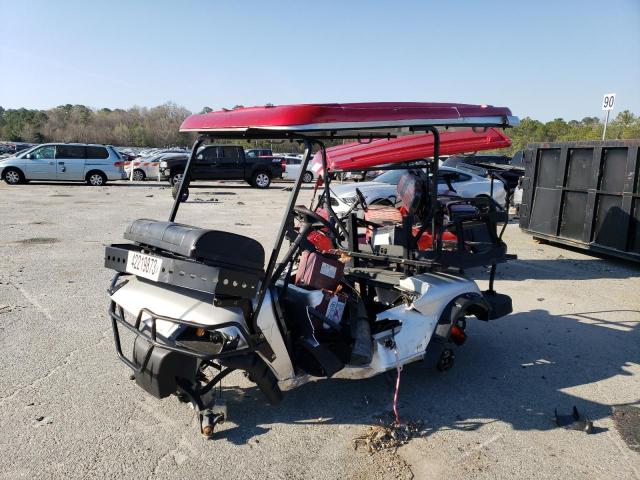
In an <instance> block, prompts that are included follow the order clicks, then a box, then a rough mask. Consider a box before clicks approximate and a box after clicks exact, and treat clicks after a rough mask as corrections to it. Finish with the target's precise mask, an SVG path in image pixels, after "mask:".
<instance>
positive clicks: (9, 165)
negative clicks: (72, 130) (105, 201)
mask: <svg viewBox="0 0 640 480" xmlns="http://www.w3.org/2000/svg"><path fill="white" fill-rule="evenodd" d="M0 177H2V179H3V180H4V181H5V182H7V183H8V184H9V185H17V184H19V183H24V182H26V181H29V180H57V181H63V182H75V181H80V182H86V183H87V184H88V185H93V186H100V185H104V184H105V183H107V181H108V180H121V179H125V178H127V177H126V173H125V171H124V160H123V159H122V157H121V156H120V154H119V153H118V152H117V151H116V149H115V148H113V147H112V146H110V145H93V144H84V143H46V144H43V145H36V146H35V147H32V148H30V149H28V150H24V151H22V152H19V153H17V154H16V155H14V156H13V157H9V158H5V159H4V160H0Z"/></svg>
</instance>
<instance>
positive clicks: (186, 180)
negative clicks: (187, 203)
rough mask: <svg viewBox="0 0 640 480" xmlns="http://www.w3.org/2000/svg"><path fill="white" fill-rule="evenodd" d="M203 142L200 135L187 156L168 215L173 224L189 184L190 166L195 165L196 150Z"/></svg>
mask: <svg viewBox="0 0 640 480" xmlns="http://www.w3.org/2000/svg"><path fill="white" fill-rule="evenodd" d="M204 141H205V136H204V135H200V136H199V137H198V138H197V139H196V141H195V142H194V143H193V147H192V148H191V155H189V160H187V165H186V166H185V168H184V172H183V173H182V180H181V181H180V186H179V187H178V193H177V195H176V199H175V200H174V202H173V208H172V209H171V215H169V221H170V222H173V221H175V219H176V215H177V214H178V208H179V207H180V201H181V199H182V192H184V189H185V188H187V185H188V184H189V173H191V165H193V164H194V163H195V158H196V154H197V153H198V149H199V148H200V145H202V144H203V143H204Z"/></svg>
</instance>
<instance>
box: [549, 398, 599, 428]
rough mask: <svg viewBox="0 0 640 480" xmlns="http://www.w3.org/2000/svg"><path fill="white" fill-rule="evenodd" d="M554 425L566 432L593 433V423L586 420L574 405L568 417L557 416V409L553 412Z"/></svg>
mask: <svg viewBox="0 0 640 480" xmlns="http://www.w3.org/2000/svg"><path fill="white" fill-rule="evenodd" d="M554 417H555V421H556V425H558V426H559V427H562V428H565V429H567V430H579V431H583V432H585V433H593V422H592V421H589V420H587V419H586V418H584V417H583V416H582V415H580V412H578V408H577V407H576V406H575V405H574V406H573V410H572V411H571V414H570V415H559V414H558V409H557V408H556V409H555V410H554Z"/></svg>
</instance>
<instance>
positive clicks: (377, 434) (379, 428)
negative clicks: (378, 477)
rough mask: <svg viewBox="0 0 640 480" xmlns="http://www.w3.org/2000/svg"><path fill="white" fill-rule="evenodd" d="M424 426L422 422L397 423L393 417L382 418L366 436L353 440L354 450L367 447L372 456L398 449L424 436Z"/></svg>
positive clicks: (372, 426) (371, 427)
mask: <svg viewBox="0 0 640 480" xmlns="http://www.w3.org/2000/svg"><path fill="white" fill-rule="evenodd" d="M423 426H424V424H423V422H422V420H418V421H411V420H410V421H408V422H402V423H395V421H394V420H393V418H392V416H391V417H389V419H388V420H385V419H383V418H380V419H378V420H377V422H376V424H375V425H371V426H370V427H369V429H368V430H367V432H366V433H365V434H364V435H361V436H359V437H356V438H354V439H353V448H354V449H356V450H357V449H358V447H366V448H367V450H368V451H369V453H370V454H374V453H376V452H379V451H381V450H387V449H397V448H399V447H401V446H402V445H405V444H407V443H409V441H410V440H411V439H412V438H417V437H422V436H424V434H425V432H424V429H423Z"/></svg>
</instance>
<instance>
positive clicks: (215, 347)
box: [105, 103, 517, 436]
mask: <svg viewBox="0 0 640 480" xmlns="http://www.w3.org/2000/svg"><path fill="white" fill-rule="evenodd" d="M514 124H517V119H516V118H515V117H512V116H511V112H510V111H509V110H508V109H506V108H501V107H491V106H484V105H480V106H475V105H463V104H433V103H395V104H394V103H371V104H343V105H339V104H319V105H311V104H310V105H289V106H281V107H271V106H267V107H252V108H240V109H236V110H233V111H221V112H212V113H209V114H204V115H193V116H191V117H188V118H187V119H186V120H185V121H184V122H183V125H182V127H181V131H197V132H200V133H201V134H202V135H201V137H200V138H198V140H197V141H196V142H195V144H194V146H193V149H192V152H191V155H190V157H189V160H188V162H187V165H186V167H185V173H184V176H183V179H182V180H181V182H180V184H179V185H178V189H177V192H176V193H177V194H176V197H175V198H176V200H175V203H174V206H173V209H172V211H171V215H170V217H169V221H166V222H163V221H155V220H137V221H135V222H134V223H133V224H132V225H131V226H130V227H129V228H128V229H127V232H126V234H125V237H126V238H127V239H129V240H130V241H132V242H134V243H132V244H117V245H111V246H109V247H107V249H106V252H105V266H107V267H109V268H111V269H113V270H116V272H117V274H116V276H115V277H114V279H113V281H112V285H111V288H110V289H109V292H110V296H111V303H110V307H109V315H110V318H111V320H112V326H113V330H114V340H115V343H116V350H117V353H118V356H119V357H120V359H121V360H122V361H123V362H125V363H126V364H127V365H128V366H129V367H130V368H132V370H133V371H134V374H135V378H136V381H137V383H138V384H139V385H140V386H141V387H143V388H144V389H145V390H146V391H148V392H149V393H151V394H153V395H155V396H157V397H160V398H163V397H165V396H167V395H170V394H172V393H175V394H177V395H179V396H180V397H181V398H186V399H187V400H188V401H190V402H191V403H192V404H193V405H194V406H195V408H196V410H197V412H198V415H199V418H200V421H201V431H202V433H203V434H205V435H207V436H210V435H211V434H212V431H213V426H214V425H215V424H216V423H219V422H221V421H223V420H224V415H226V413H221V412H222V410H220V409H219V408H218V407H217V405H218V404H217V403H216V402H218V401H219V399H220V398H219V395H220V394H217V393H216V391H217V389H216V386H217V385H220V382H221V381H222V379H223V378H225V377H226V375H227V374H229V373H231V372H232V371H234V370H242V371H244V372H246V374H247V377H248V378H249V380H251V381H253V382H254V383H256V384H257V386H258V388H259V389H260V390H261V391H262V392H263V393H264V394H265V395H266V397H267V399H268V400H269V401H270V402H271V403H272V404H277V403H278V402H279V401H280V398H281V396H282V390H286V389H290V388H295V387H296V386H298V385H300V384H302V383H305V382H306V381H308V380H310V379H312V378H314V377H315V378H328V377H337V378H351V379H357V378H366V377H370V376H373V375H376V374H379V373H382V372H385V371H388V370H391V369H393V368H397V369H399V368H400V367H401V366H402V365H404V364H407V363H410V362H413V361H416V360H418V359H421V358H425V357H426V356H430V355H433V354H435V355H436V357H437V358H440V359H442V358H446V359H449V362H448V363H447V364H446V365H445V366H444V367H443V369H445V368H450V366H451V364H452V363H451V358H452V356H451V353H450V352H451V343H452V342H453V343H456V344H457V345H460V344H461V343H462V342H463V341H464V338H466V337H465V334H464V325H466V320H465V318H466V317H467V316H472V315H474V316H476V317H477V318H479V319H482V320H488V319H490V318H491V319H492V318H497V317H499V316H504V315H506V314H507V313H509V312H510V309H511V302H510V299H509V298H508V297H507V296H505V295H502V296H501V295H500V294H497V293H496V292H495V291H493V279H494V276H495V265H496V264H497V263H500V262H502V261H505V259H506V245H504V243H503V242H502V241H501V234H500V235H498V233H497V230H496V225H497V223H498V222H500V221H505V218H506V217H505V216H504V212H503V211H501V210H500V207H499V206H497V204H495V202H493V201H492V200H491V199H490V198H488V199H484V200H482V201H480V200H479V199H464V198H459V197H450V196H445V197H442V196H440V195H439V194H438V191H437V185H438V184H437V178H438V177H437V174H438V158H439V153H440V150H441V134H440V133H439V131H438V130H437V128H436V127H452V126H473V127H481V128H483V129H485V130H484V131H483V133H480V134H472V135H469V134H468V133H467V134H465V135H463V134H462V133H459V132H453V136H449V139H451V140H452V141H455V142H458V145H461V144H462V143H464V144H465V145H466V147H465V148H469V145H488V144H491V142H496V143H495V144H502V145H504V144H506V143H508V142H509V140H508V138H507V137H505V136H504V135H502V134H500V133H499V132H494V131H492V130H486V129H488V128H490V127H508V126H510V125H514ZM416 132H430V133H429V134H427V136H431V137H432V138H430V139H427V136H425V135H424V134H422V133H416ZM402 134H410V135H412V136H413V139H412V140H407V141H405V143H404V145H405V147H406V151H413V152H415V151H416V150H415V148H416V144H421V142H423V143H422V144H421V146H420V147H419V148H426V149H427V150H428V151H429V152H430V153H431V156H433V160H432V161H428V160H423V163H424V166H422V165H421V166H419V167H416V168H415V169H413V170H410V171H409V172H407V173H406V174H405V176H403V178H402V179H401V181H400V182H399V184H398V191H399V197H401V198H402V200H403V203H404V206H405V207H406V208H405V212H404V213H403V214H402V216H401V217H400V218H401V219H402V220H401V222H400V224H398V223H396V224H393V225H383V224H375V223H374V222H368V221H366V219H364V220H363V219H362V218H360V217H358V215H357V214H356V212H350V213H349V215H347V216H345V217H338V216H337V215H336V214H335V212H333V211H332V208H331V202H330V199H331V189H330V186H329V185H330V182H331V180H332V176H333V175H334V172H333V171H332V168H331V167H329V166H328V163H327V150H326V149H325V147H324V143H323V140H324V139H327V138H330V139H340V138H350V139H354V140H358V141H371V140H374V139H376V138H385V140H380V142H387V143H386V144H385V146H383V145H382V143H380V144H376V145H375V149H377V151H378V153H380V151H382V152H383V153H384V152H385V150H386V151H387V153H388V151H389V150H391V149H393V145H394V144H393V143H391V147H389V146H388V145H389V143H390V142H394V143H397V144H402V143H403V142H400V141H397V142H396V141H395V140H393V139H394V138H395V137H396V136H397V135H402ZM445 135H447V136H448V134H447V133H443V134H442V137H445ZM421 137H422V138H421ZM263 138H273V139H290V140H294V141H299V142H302V143H304V146H305V156H304V160H303V163H302V166H301V168H302V169H305V168H307V167H308V165H309V162H310V160H311V156H312V155H311V153H312V148H313V147H314V146H318V147H319V148H320V152H321V154H320V158H321V162H322V165H323V169H324V171H325V172H326V174H325V178H324V184H323V193H322V195H320V196H319V197H318V199H317V204H316V206H315V207H313V208H312V209H310V208H307V207H306V206H301V205H298V204H296V200H297V197H298V194H299V192H300V187H301V183H302V179H301V177H298V178H297V179H296V181H295V183H294V185H293V187H292V191H291V194H290V197H289V201H288V203H287V207H286V211H285V214H284V218H283V219H282V222H281V225H280V228H279V230H278V233H277V236H276V241H275V245H274V247H273V249H272V251H271V254H270V256H269V258H268V260H267V263H266V265H264V260H265V258H264V252H263V251H262V247H261V246H259V245H256V244H257V242H255V240H253V239H251V238H248V237H243V236H240V235H237V234H234V233H227V232H219V231H212V230H205V229H201V228H198V227H191V226H188V225H183V224H178V223H176V222H175V218H176V215H177V212H178V208H179V206H180V203H181V201H182V198H183V196H182V194H183V193H184V191H185V190H186V188H187V187H188V184H189V178H190V177H189V175H190V168H192V165H193V164H194V160H195V157H196V153H197V151H198V148H199V147H200V146H201V145H202V144H203V143H204V142H205V141H206V140H212V141H213V140H215V141H218V140H221V139H224V140H230V139H242V140H251V139H263ZM445 138H446V137H445ZM416 139H417V140H416ZM429 142H430V143H431V146H430V147H429V146H427V147H425V145H427V144H428V143H429ZM487 142H489V143H487ZM452 148H453V147H452ZM458 148H462V147H460V146H458ZM429 149H430V150H429ZM427 150H421V151H425V152H426V151H427ZM395 155H396V157H395V159H396V160H399V158H400V157H399V156H397V152H396V154H395ZM377 158H378V160H376V159H375V158H374V156H373V155H371V156H370V157H369V159H368V160H367V162H368V163H367V165H368V166H370V167H374V166H376V165H377V164H376V161H379V162H380V164H387V163H389V159H390V157H389V155H386V154H383V155H380V156H379V157H377ZM392 168H407V165H397V166H393V167H392ZM423 169H424V170H423ZM356 206H357V205H356ZM360 207H361V209H362V210H363V211H364V212H365V213H366V211H367V205H366V203H365V202H364V201H361V204H360ZM323 210H324V211H325V213H326V215H325V216H323V215H321V212H322V211H323ZM295 221H297V223H298V225H297V226H296V225H295ZM365 227H366V229H367V231H368V230H373V231H374V233H375V232H376V231H377V232H378V233H382V236H383V237H384V236H385V235H386V237H385V238H387V239H391V237H393V235H391V234H390V233H385V232H389V230H388V229H392V231H397V232H398V236H397V238H398V239H401V240H398V241H397V242H395V237H394V240H393V241H392V240H389V241H388V242H387V243H384V242H379V241H378V242H377V243H376V242H371V243H370V244H363V245H360V237H363V232H362V229H363V228H365ZM479 227H481V228H484V229H485V230H486V232H485V233H484V234H482V235H478V232H477V228H479ZM425 232H426V233H428V234H429V235H431V238H432V241H431V243H430V247H429V250H428V251H425V250H420V249H419V248H417V242H418V240H417V239H419V238H420V236H421V235H422V234H423V233H425ZM312 234H315V235H323V236H325V237H326V238H327V241H328V242H330V245H332V246H333V247H334V248H333V249H331V251H329V252H325V251H319V250H318V249H316V247H315V246H314V244H313V243H312V242H311V241H309V238H310V237H309V235H312ZM377 238H378V240H380V238H381V236H380V235H379V236H378V237H377ZM451 238H453V240H451ZM285 239H288V241H289V244H290V246H289V248H288V250H287V251H286V252H285V253H284V255H282V252H281V250H282V246H283V245H282V244H283V242H284V240H285ZM394 242H395V243H394ZM240 244H243V245H245V247H246V248H243V249H240V247H238V248H235V247H234V245H235V246H237V245H240ZM454 244H455V245H454ZM247 249H248V250H250V251H252V252H253V253H251V254H250V255H247V256H246V258H244V256H243V255H242V254H239V252H240V251H248V250H247ZM479 265H492V272H491V277H490V282H489V290H487V291H485V292H481V291H480V290H479V288H478V286H477V285H476V284H475V282H474V281H473V280H471V279H469V278H467V277H466V276H465V275H464V274H463V272H462V269H466V268H470V267H473V266H479ZM301 272H304V274H303V273H301ZM299 273H300V275H299ZM122 327H124V329H125V330H127V331H129V332H131V333H133V335H134V336H135V340H134V348H133V355H128V354H126V353H125V352H123V349H122V343H121V339H120V330H121V329H122ZM456 329H457V330H456ZM454 334H455V335H454ZM445 353H446V354H447V355H446V356H445V355H444V354H445ZM440 363H441V362H440V360H438V368H440Z"/></svg>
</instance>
